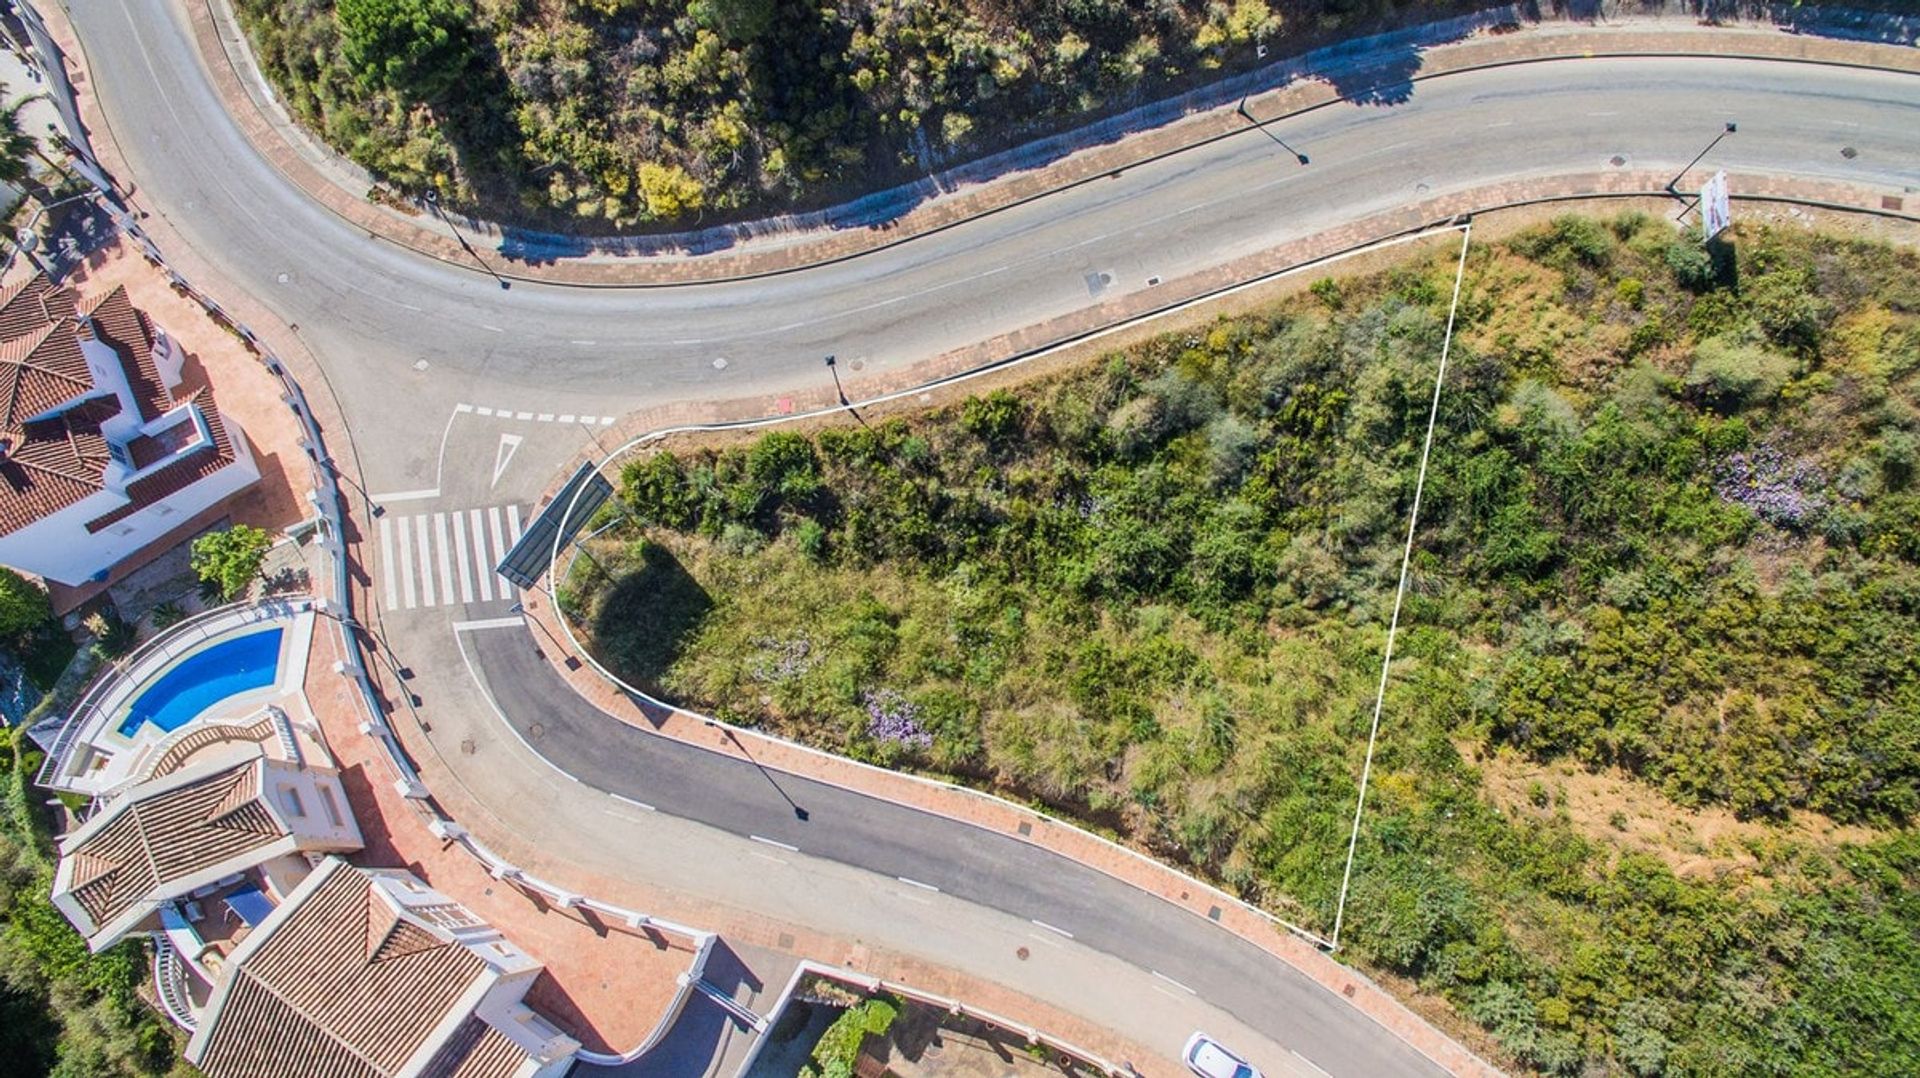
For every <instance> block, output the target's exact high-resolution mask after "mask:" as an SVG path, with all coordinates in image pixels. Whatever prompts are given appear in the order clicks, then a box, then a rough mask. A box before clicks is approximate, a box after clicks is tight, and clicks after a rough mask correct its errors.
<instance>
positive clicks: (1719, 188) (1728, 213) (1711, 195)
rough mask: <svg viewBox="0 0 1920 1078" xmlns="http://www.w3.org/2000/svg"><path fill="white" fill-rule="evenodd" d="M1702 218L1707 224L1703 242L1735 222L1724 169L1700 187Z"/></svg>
mask: <svg viewBox="0 0 1920 1078" xmlns="http://www.w3.org/2000/svg"><path fill="white" fill-rule="evenodd" d="M1700 220H1701V222H1702V223H1703V224H1704V225H1705V226H1706V235H1705V236H1703V237H1702V240H1703V242H1704V241H1705V240H1710V239H1712V238H1714V237H1715V236H1718V235H1719V234H1720V232H1721V230H1722V229H1724V228H1726V227H1727V226H1728V225H1730V224H1732V223H1733V207H1732V205H1731V204H1729V203H1728V201H1727V173H1726V171H1725V170H1724V169H1723V170H1721V171H1719V172H1716V173H1714V174H1713V178H1712V179H1710V180H1708V181H1707V185H1706V186H1705V187H1702V188H1701V189H1700Z"/></svg>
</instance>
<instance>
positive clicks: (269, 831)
mask: <svg viewBox="0 0 1920 1078" xmlns="http://www.w3.org/2000/svg"><path fill="white" fill-rule="evenodd" d="M287 835H288V831H287V829H286V828H285V827H284V826H282V825H281V823H280V820H279V818H278V817H276V816H275V815H274V814H273V812H272V810H271V809H269V808H268V807H267V805H266V804H265V802H264V800H263V799H262V794H261V789H260V760H259V758H258V757H255V758H254V759H251V760H248V761H246V762H244V763H241V764H237V765H235V766H233V767H229V768H226V769H224V770H220V771H216V772H214V773H212V774H210V775H206V776H204V777H202V778H199V779H196V780H193V781H191V782H188V783H185V784H184V785H178V786H173V787H171V788H166V789H162V790H159V791H155V792H152V793H143V792H142V791H141V789H140V788H139V787H135V788H134V789H133V790H130V791H128V792H127V794H126V795H125V796H124V797H122V798H120V799H118V800H116V801H115V802H114V803H113V804H112V805H110V806H108V808H107V810H106V811H105V812H104V813H102V814H101V815H100V816H99V817H97V818H96V819H95V820H89V821H88V822H87V825H86V826H84V827H82V828H81V829H80V830H79V831H76V832H75V833H74V834H73V835H72V836H71V837H69V838H68V839H67V840H66V841H65V842H63V843H62V844H61V859H62V861H63V862H67V865H66V866H65V867H66V868H67V870H68V874H67V877H66V887H67V889H68V890H70V891H71V892H72V894H73V896H74V898H75V899H76V900H78V901H79V903H80V905H81V907H82V908H83V909H85V910H86V911H87V915H88V916H89V917H91V918H92V919H93V923H94V925H95V926H96V930H98V929H99V928H104V927H105V926H106V925H108V924H109V923H110V922H112V921H114V920H115V919H117V918H119V917H121V916H122V915H124V914H126V913H128V912H129V911H131V910H133V909H135V908H136V907H138V906H140V905H141V904H142V903H145V902H150V901H153V900H154V899H155V898H156V897H163V896H165V895H167V894H170V892H168V891H167V890H166V885H167V884H170V883H172V882H174V881H176V880H181V879H185V878H186V877H188V876H192V875H194V874H195V873H198V872H204V871H206V870H207V869H209V868H212V867H213V866H215V865H218V864H220V863H221V862H223V861H228V860H231V859H233V858H235V857H238V856H240V855H242V854H245V853H248V852H250V851H255V850H261V849H263V848H265V847H267V846H269V845H272V844H273V843H275V842H278V841H279V840H281V839H282V838H285V837H286V836H287Z"/></svg>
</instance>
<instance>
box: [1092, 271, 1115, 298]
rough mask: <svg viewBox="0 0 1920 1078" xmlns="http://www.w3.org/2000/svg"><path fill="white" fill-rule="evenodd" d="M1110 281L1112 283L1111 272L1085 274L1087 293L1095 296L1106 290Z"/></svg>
mask: <svg viewBox="0 0 1920 1078" xmlns="http://www.w3.org/2000/svg"><path fill="white" fill-rule="evenodd" d="M1112 283H1113V274H1111V273H1105V272H1101V273H1089V274H1087V295H1089V296H1097V295H1099V294H1100V293H1102V292H1105V291H1106V290H1107V286H1108V285H1110V284H1112Z"/></svg>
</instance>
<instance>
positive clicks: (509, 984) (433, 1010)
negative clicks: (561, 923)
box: [186, 858, 580, 1078]
mask: <svg viewBox="0 0 1920 1078" xmlns="http://www.w3.org/2000/svg"><path fill="white" fill-rule="evenodd" d="M228 964H229V968H230V972H229V974H228V975H227V976H226V977H225V978H224V979H222V981H221V983H220V987H219V989H218V990H217V991H215V993H214V996H213V999H212V1001H211V1002H209V1003H208V1004H207V1006H206V1010H205V1012H204V1013H203V1015H202V1019H201V1022H200V1027H199V1029H198V1031H196V1032H195V1033H194V1035H193V1040H192V1041H190V1042H189V1043H188V1045H187V1051H186V1057H187V1059H188V1061H189V1062H191V1063H193V1064H194V1065H195V1066H197V1067H199V1068H200V1069H201V1070H202V1071H204V1072H206V1073H207V1074H208V1075H209V1078H255V1076H266V1075H282V1074H293V1073H296V1072H297V1073H299V1074H302V1075H308V1076H311V1078H558V1076H559V1075H562V1074H564V1073H566V1071H567V1069H568V1068H569V1067H571V1066H572V1065H573V1059H574V1054H575V1053H576V1052H578V1051H579V1049H580V1044H579V1042H578V1041H575V1040H574V1039H573V1038H571V1037H569V1036H567V1035H566V1034H564V1033H562V1032H560V1031H559V1030H558V1029H556V1028H555V1027H554V1026H553V1025H552V1024H550V1023H549V1022H548V1021H547V1020H546V1019H544V1018H542V1017H540V1015H538V1014H536V1013H535V1012H534V1011H533V1010H532V1008H530V1007H528V1006H527V1005H526V1004H525V1003H524V1002H523V1001H522V999H523V997H524V996H525V995H526V993H527V989H528V988H531V987H532V986H533V982H534V980H535V979H536V978H538V977H539V976H540V971H541V969H542V967H541V965H540V963H539V962H536V961H534V960H533V959H532V958H531V957H529V956H528V955H527V954H526V952H524V951H522V950H520V949H519V948H518V947H515V946H514V945H513V944H512V943H510V942H508V941H507V940H506V939H505V938H503V937H502V936H501V935H500V933H499V932H498V931H496V930H495V929H493V928H492V927H490V926H489V925H488V924H487V923H486V922H485V921H482V920H481V919H480V918H478V917H476V916H474V915H473V914H472V913H470V912H469V911H468V910H467V908H466V907H464V906H462V905H460V904H459V903H458V902H455V901H453V900H452V899H450V898H448V897H447V896H445V895H443V894H441V893H440V892H438V891H435V890H434V889H433V888H431V887H428V886H427V885H426V884H424V883H422V882H420V880H419V879H417V878H416V877H414V876H413V875H412V874H411V873H408V872H403V871H399V870H386V869H360V868H355V867H353V866H351V865H349V864H347V863H346V862H345V861H342V860H340V859H338V858H328V859H327V860H326V861H325V862H323V863H322V864H321V865H320V867H318V868H317V869H315V870H314V871H313V873H312V875H309V876H308V877H307V878H306V880H305V881H304V882H302V883H301V884H300V886H299V887H297V888H295V889H294V892H293V894H291V895H289V896H288V897H287V900H286V901H285V902H284V903H282V904H281V905H280V906H279V907H278V908H276V909H275V910H274V911H273V913H272V914H270V915H269V916H268V917H267V919H266V921H265V922H264V923H262V924H261V925H260V927H259V929H258V930H257V931H256V932H255V933H254V934H253V935H252V936H249V937H248V938H247V941H246V942H245V943H242V944H241V945H240V947H239V949H237V950H236V951H234V953H233V955H232V957H231V958H230V959H229V963H228Z"/></svg>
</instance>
